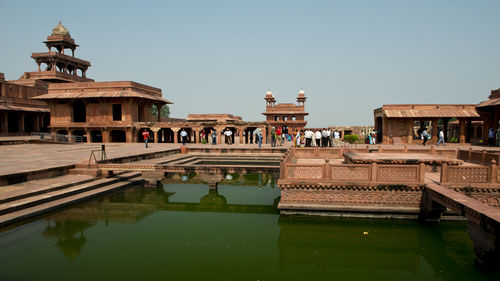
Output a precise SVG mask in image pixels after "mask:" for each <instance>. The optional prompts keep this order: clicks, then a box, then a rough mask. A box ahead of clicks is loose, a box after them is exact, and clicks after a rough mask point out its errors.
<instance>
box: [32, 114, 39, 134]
mask: <svg viewBox="0 0 500 281" xmlns="http://www.w3.org/2000/svg"><path fill="white" fill-rule="evenodd" d="M33 119H34V120H33V131H34V132H40V115H35V117H34V118H33Z"/></svg>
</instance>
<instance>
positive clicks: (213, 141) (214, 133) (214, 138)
mask: <svg viewBox="0 0 500 281" xmlns="http://www.w3.org/2000/svg"><path fill="white" fill-rule="evenodd" d="M216 144H217V131H216V130H213V131H212V145H216Z"/></svg>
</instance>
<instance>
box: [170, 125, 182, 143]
mask: <svg viewBox="0 0 500 281" xmlns="http://www.w3.org/2000/svg"><path fill="white" fill-rule="evenodd" d="M179 130H180V128H172V132H174V143H179Z"/></svg>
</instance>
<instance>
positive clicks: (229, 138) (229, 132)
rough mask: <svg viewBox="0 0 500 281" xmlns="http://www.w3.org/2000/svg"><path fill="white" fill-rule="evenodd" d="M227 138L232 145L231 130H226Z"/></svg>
mask: <svg viewBox="0 0 500 281" xmlns="http://www.w3.org/2000/svg"><path fill="white" fill-rule="evenodd" d="M227 139H228V142H229V145H232V144H233V131H231V130H227Z"/></svg>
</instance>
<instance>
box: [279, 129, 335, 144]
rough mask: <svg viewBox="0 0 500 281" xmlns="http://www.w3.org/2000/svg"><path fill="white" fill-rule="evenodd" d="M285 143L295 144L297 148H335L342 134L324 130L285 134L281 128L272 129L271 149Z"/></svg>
mask: <svg viewBox="0 0 500 281" xmlns="http://www.w3.org/2000/svg"><path fill="white" fill-rule="evenodd" d="M285 141H291V142H293V146H295V147H313V146H315V147H333V146H335V145H338V142H339V141H340V132H338V131H337V130H335V131H332V130H331V129H326V128H323V129H322V130H319V129H318V130H316V131H313V130H310V129H306V130H300V131H299V130H295V132H294V133H293V134H289V133H288V129H287V131H286V132H285V133H283V132H282V130H281V128H279V127H278V128H276V129H275V128H274V127H273V128H272V129H271V147H274V146H277V145H278V146H281V145H283V144H284V142H285Z"/></svg>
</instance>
